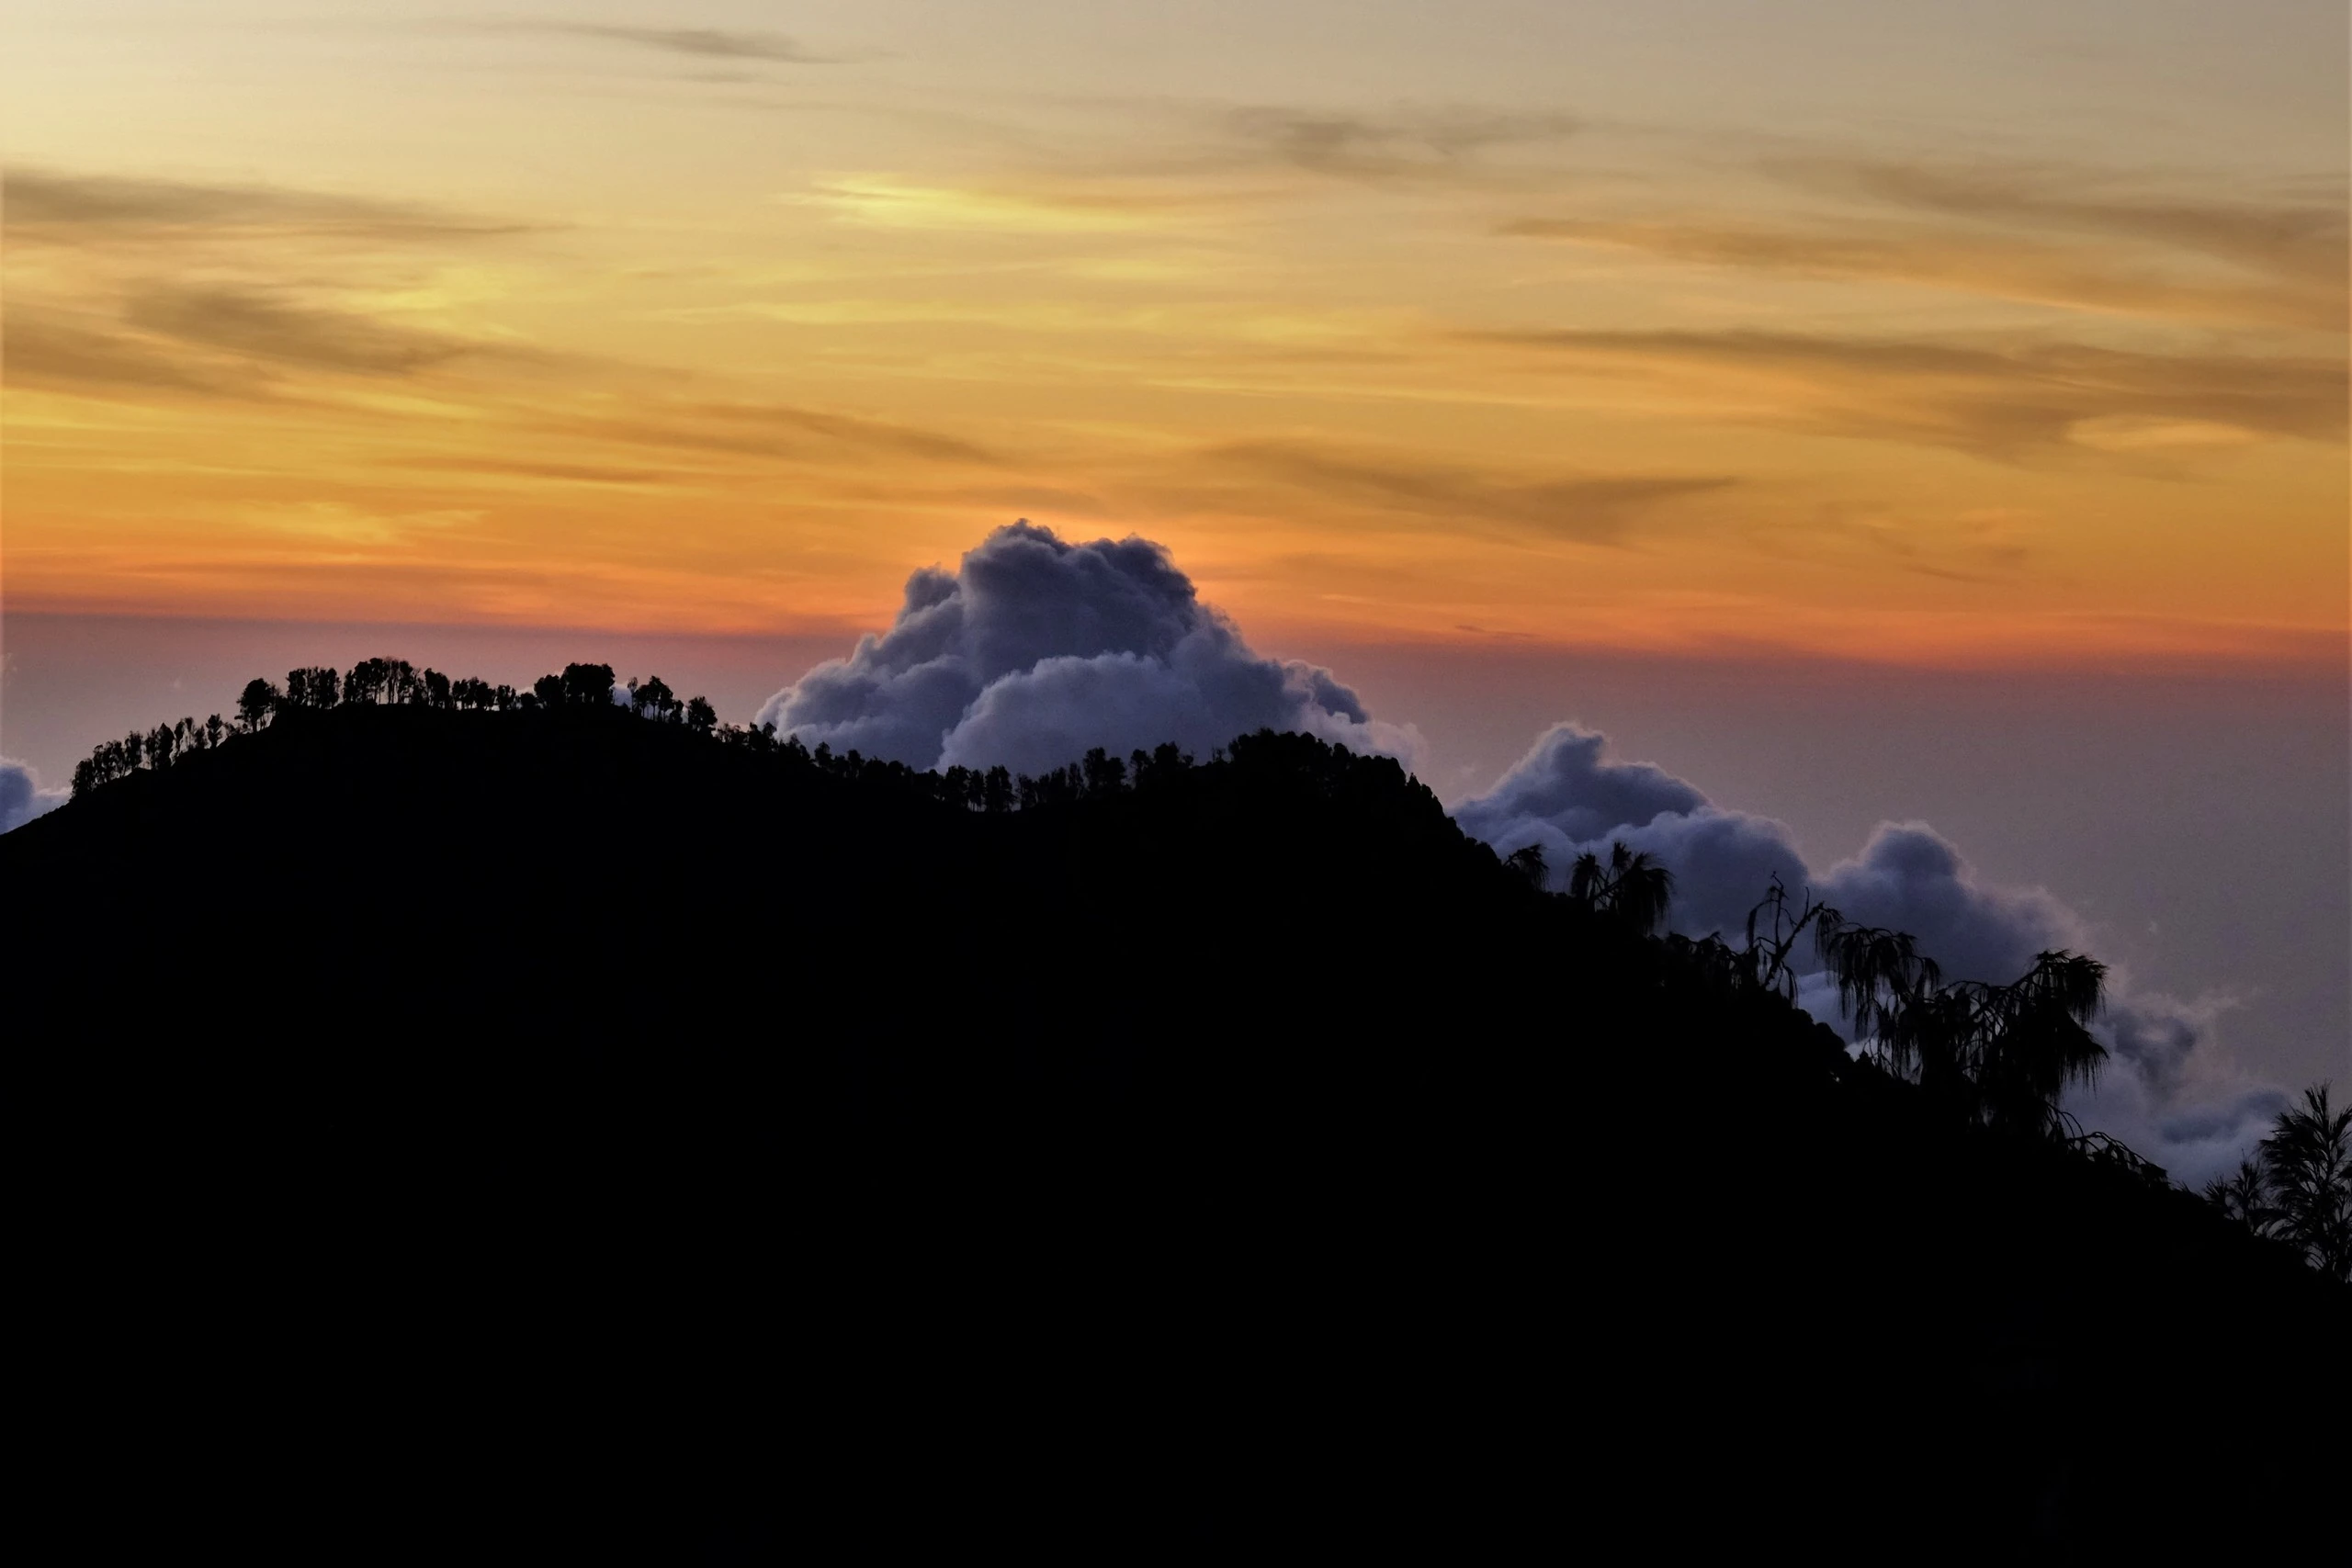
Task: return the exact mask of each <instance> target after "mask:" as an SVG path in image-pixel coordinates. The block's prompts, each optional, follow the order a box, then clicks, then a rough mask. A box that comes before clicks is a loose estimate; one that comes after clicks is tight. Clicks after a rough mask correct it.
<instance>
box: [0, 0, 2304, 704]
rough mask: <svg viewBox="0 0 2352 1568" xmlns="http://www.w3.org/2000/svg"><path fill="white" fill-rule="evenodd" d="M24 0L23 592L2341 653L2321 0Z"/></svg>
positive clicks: (1925, 649) (646, 620) (1976, 651)
mask: <svg viewBox="0 0 2352 1568" xmlns="http://www.w3.org/2000/svg"><path fill="white" fill-rule="evenodd" d="M10 9H11V19H10V22H9V28H8V41H9V48H8V50H7V51H6V65H5V67H0V69H5V72H6V78H5V95H6V117H7V120H6V147H7V154H8V160H9V164H8V185H7V192H6V200H7V207H6V239H7V251H6V285H7V292H6V308H7V321H6V325H7V361H6V396H7V406H6V419H7V435H8V446H7V452H6V463H7V469H6V485H7V497H6V499H7V502H8V512H7V517H6V528H7V533H6V552H7V558H6V570H7V578H6V592H7V595H8V602H9V604H10V605H11V607H12V608H15V609H17V610H19V611H40V610H72V611H78V612H91V611H106V612H114V613H126V612H127V613H135V614H141V615H207V616H232V617H250V616H261V617H289V616H293V617H301V618H334V619H357V620H397V621H454V622H460V623H480V622H489V623H503V624H523V625H563V626H594V627H608V628H613V629H616V630H618V629H633V630H639V631H646V630H684V629H693V630H700V631H712V632H754V631H765V632H775V631H806V632H820V631H831V630H842V631H846V630H848V629H851V628H856V627H863V626H871V625H874V624H875V623H876V620H877V618H878V617H880V616H882V615H886V614H887V612H888V608H889V607H890V606H891V604H893V603H894V602H895V598H896V594H897V591H898V588H899V583H900V581H902V580H903V578H904V576H905V573H906V571H907V570H909V568H910V566H911V565H916V564H922V563H925V562H930V561H937V560H952V559H953V558H954V557H955V556H956V554H957V553H958V552H960V551H961V550H962V549H964V548H966V547H968V546H969V545H970V544H971V543H972V542H973V541H974V540H975V539H977V538H978V536H979V535H980V534H981V533H983V532H984V531H985V530H986V529H988V528H989V527H992V526H994V525H998V524H1000V523H1001V522H1004V521H1007V520H1009V519H1010V518H1011V517H1012V516H1014V515H1025V516H1028V517H1031V518H1033V519H1035V520H1036V521H1039V522H1042V523H1046V524H1049V525H1054V526H1056V527H1057V528H1059V529H1061V530H1063V531H1064V532H1069V533H1077V534H1080V535H1086V536H1092V535H1094V534H1099V533H1104V532H1109V533H1114V534H1115V533H1123V532H1126V531H1129V530H1138V531H1142V532H1145V533H1148V535H1150V536H1152V537H1155V538H1158V539H1159V540H1161V541H1163V542H1165V543H1166V544H1168V545H1169V546H1170V547H1171V548H1172V549H1173V550H1174V551H1175V553H1176V555H1177V557H1178V558H1179V559H1180V560H1182V562H1184V563H1185V564H1186V566H1187V567H1188V569H1189V570H1191V571H1192V573H1193V576H1194V577H1195V579H1196V580H1197V581H1199V582H1200V583H1201V585H1202V588H1203V591H1204V594H1205V595H1206V596H1207V597H1209V598H1210V599H1211V600H1213V601H1214V602H1216V603H1217V604H1222V605H1224V606H1225V607H1226V608H1227V609H1228V610H1230V611H1231V612H1232V613H1233V614H1235V615H1236V616H1237V617H1238V619H1239V620H1240V621H1241V622H1242V623H1243V624H1244V625H1245V626H1249V627H1250V628H1251V630H1252V631H1253V633H1254V634H1255V635H1257V636H1259V637H1261V638H1268V637H1277V638H1278V637H1281V636H1282V635H1283V634H1284V633H1286V632H1292V631H1305V630H1319V631H1323V632H1326V633H1328V632H1329V631H1332V630H1341V631H1344V632H1346V633H1347V634H1349V635H1351V637H1374V638H1380V639H1399V638H1402V639H1408V640H1435V641H1441V642H1455V641H1461V640H1464V639H1472V640H1476V639H1489V640H1492V639H1508V640H1520V639H1533V640H1536V641H1541V642H1551V643H1566V644H1577V645H1600V646H1605V647H1608V648H1611V649H1661V650H1668V649H1709V648H1717V649H1720V648H1727V647H1739V648H1748V649H1758V650H1759V651H1763V650H1770V649H1791V650H1802V651H1806V652H1813V653H1826V654H1834V655H1839V656H1848V657H1857V658H1862V659H1869V660H1894V661H1898V662H1914V663H1926V664H1935V665H1951V664H1957V665H1963V666H1967V665H1983V664H1987V663H1994V664H2004V665H2007V664H2019V663H2022V664H2029V665H2033V664H2052V663H2055V664H2068V663H2074V662H2079V661H2083V660H2093V661H2109V660H2118V659H2122V660H2135V659H2165V658H2177V657H2180V656H2190V657H2194V658H2197V659H2200V660H2202V659H2215V658H2218V659H2227V660H2302V661H2309V660H2322V661H2326V660H2335V659H2336V658H2338V657H2339V656H2340V644H2341V639H2342V637H2343V635H2344V631H2345V626H2346V572H2345V570H2344V567H2345V514H2346V452H2345V446H2344V435H2345V428H2344V427H2345V390H2346V386H2345V341H2346V340H2345V335H2344V334H2345V326H2346V321H2345V310H2346V290H2345V265H2346V251H2345V204H2344V187H2345V164H2346V111H2345V101H2346V95H2345V90H2344V71H2345V58H2344V56H2345V50H2344V17H2343V10H2342V7H2341V6H2336V5H2334V4H2331V3H2292V4H2269V5H2256V6H2212V5H2199V6H2166V5H2152V4H2147V3H2144V0H2131V3H2128V4H2125V3H2119V4H2113V5H2088V4H2072V5H2066V6H2047V5H2035V6H2029V5H1986V6H1965V7H1944V6H1885V5H1882V4H1852V5H1824V4H1813V5H1804V4H1788V5H1776V6H1757V5H1751V4H1732V3H1728V0H1724V3H1715V4H1673V3H1668V4H1660V5H1649V6H1622V5H1600V4H1573V3H1570V4H1563V3H1558V0H1545V3H1544V4H1528V5H1472V6H1445V7H1435V6H1404V5H1379V4H1372V5H1367V4H1362V3H1350V4H1344V5H1342V4H1332V5H1321V4H1290V5H1284V6H1264V5H1257V4H1252V5H1231V6H1220V5H1204V6H1143V5H1134V6H1127V5H1104V4H1100V3H1093V4H1069V5H1060V4H1043V3H1028V4H998V5H987V6H978V5H950V4H937V5H891V4H879V5H877V4H860V5H854V6H853V5H825V4H806V5H791V6H779V5H773V4H765V5H741V4H737V5H729V4H708V5H704V6H697V7H695V8H693V9H692V12H691V17H692V21H693V25H692V26H688V25H685V23H684V19H683V17H684V14H680V17H679V18H675V19H673V17H671V14H670V13H668V12H667V11H665V10H662V9H661V8H653V9H649V8H647V7H643V6H621V5H601V6H600V5H571V6H566V7H563V8H561V9H560V10H558V11H548V12H546V13H533V12H527V11H512V10H506V9H496V10H492V9H482V8H480V7H466V6H450V5H448V4H446V3H438V0H436V3H433V4H414V5H411V4H398V3H393V4H387V3H384V0H371V3H368V4H364V5H345V6H336V5H309V6H289V5H282V4H281V5H271V6H261V5H248V4H238V3H230V4H206V5H203V6H190V5H175V4H161V3H154V0H150V3H147V4H107V3H97V4H85V5H77V6H72V7H34V6H26V5H17V6H12V7H11V8H10ZM673 20H674V25H673ZM2299 39H2300V40H2301V41H2298V40H2299Z"/></svg>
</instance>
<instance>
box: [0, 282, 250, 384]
mask: <svg viewBox="0 0 2352 1568" xmlns="http://www.w3.org/2000/svg"><path fill="white" fill-rule="evenodd" d="M0 326H5V333H6V364H7V369H8V379H9V382H10V384H11V385H13V386H17V387H41V388H49V389H57V390H62V391H69V392H78V393H83V394H85V395H86V394H90V393H94V392H95V393H99V394H102V395H107V394H110V395H115V396H120V395H124V394H130V395H132V396H137V395H140V394H154V393H164V394H174V393H176V394H182V395H187V394H196V395H199V396H206V397H221V396H232V397H234V396H250V395H253V394H254V392H255V391H256V390H257V389H256V388H255V387H254V386H253V385H252V380H251V378H249V377H248V378H225V377H222V376H220V375H218V374H217V373H214V372H213V371H211V370H210V369H209V368H208V367H203V366H200V365H194V364H190V363H187V360H186V359H185V357H184V356H179V355H173V354H170V353H168V352H165V351H164V350H162V349H160V348H158V347H157V346H156V345H154V344H151V343H148V342H146V341H144V340H142V339H141V338H138V337H134V336H130V335H128V334H126V333H119V332H116V331H113V330H111V329H110V328H102V327H94V326H91V325H88V324H86V323H84V322H80V321H74V320H72V319H69V318H68V317H66V316H65V315H63V314H62V313H61V312H56V311H50V310H38V309H35V308H32V307H29V306H26V305H23V304H12V305H11V306H10V307H9V309H8V312H7V317H6V321H5V323H0Z"/></svg>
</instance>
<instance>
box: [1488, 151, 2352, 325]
mask: <svg viewBox="0 0 2352 1568" xmlns="http://www.w3.org/2000/svg"><path fill="white" fill-rule="evenodd" d="M1765 168H1766V171H1767V172H1768V173H1769V174H1770V175H1773V176H1774V177H1775V178H1776V179H1777V180H1778V181H1779V182H1781V184H1782V186H1788V185H1794V186H1799V187H1802V188H1803V189H1804V190H1805V191H1807V192H1808V193H1809V195H1810V197H1811V198H1812V205H1810V206H1807V205H1803V204H1799V205H1795V206H1793V207H1792V205H1791V204H1789V203H1787V202H1785V201H1781V202H1777V203H1775V204H1774V205H1775V207H1776V209H1777V210H1776V211H1775V212H1774V215H1773V216H1772V217H1770V218H1769V219H1756V218H1747V219H1740V218H1732V217H1726V216H1724V214H1722V213H1720V212H1709V213H1705V214H1696V213H1691V212H1688V211H1685V212H1679V213H1677V212H1669V213H1650V214H1630V215H1629V214H1627V213H1623V212H1617V213H1591V212H1567V213H1557V214H1533V215H1529V216H1526V217H1522V218H1519V219H1516V220H1510V221H1507V222H1505V223H1502V224H1501V225H1499V226H1498V232H1500V233H1503V234H1506V235H1510V236H1516V237H1521V238H1533V239H1548V240H1561V241H1567V242H1571V243H1581V244H1596V245H1608V246H1612V247H1617V248H1620V249H1625V250H1631V251H1636V252H1640V253H1643V254H1649V255H1654V256H1657V257H1659V258H1661V259H1665V260H1668V261H1675V262H1684V263H1691V264H1696V265H1707V266H1716V267H1736V268H1744V269H1747V270H1751V271H1757V272H1765V273H1778V274H1781V275H1785V276H1803V277H1815V278H1832V279H1841V280H1871V281H1884V282H1894V283H1907V284H1917V285H1924V286H1928V287H1931V288H1947V289H1953V290H1958V291H1962V292H1966V293H1973V294H1978V295H1983V296H1988V297H1993V298H1998V299H2011V300H2018V301H2025V302H2030V303H2035V304H2041V305H2052V306H2058V307H2062V308H2067V309H2075V310H2091V311H2098V312H2102V313H2109V314H2122V315H2137V316H2145V317H2152V318H2168V319H2178V320H2197V321H2212V322H2216V323H2222V324H2237V325H2247V326H2263V327H2287V328H2308V329H2316V330H2320V331H2329V332H2340V331H2342V330H2343V329H2344V326H2345V324H2346V314H2347V312H2346V286H2345V277H2346V264H2347V251H2346V210H2345V207H2344V204H2343V202H2342V201H2341V200H2340V199H2329V198H2327V197H2312V196H2311V195H2309V194H2308V193H2306V194H2302V195H2298V196H2288V197H2279V196H2276V195H2274V196H2272V197H2261V196H2258V195H2221V194H2215V193H2213V192H2211V191H2200V190H2188V191H2183V190H2179V189H2173V188H2156V187H2154V186H2152V185H2151V184H2150V183H2149V182H2148V181H2146V180H2140V181H2137V182H2134V181H2132V180H2131V179H2128V178H2126V177H2125V176H2123V175H2117V174H2114V173H2112V172H2106V171H2100V170H2096V169H2089V168H2082V167H2064V166H2058V165H2048V166H2025V165H2018V164H1993V163H1974V164H1927V163H1895V162H1889V161H1883V160H1877V161H1872V160H1858V159H1838V158H1832V157H1822V156H1814V157H1809V158H1804V159H1785V160H1781V161H1777V162H1774V163H1770V164H1767V165H1765ZM1824 198H1826V199H1827V200H1828V201H1829V202H1831V203H1833V204H1834V205H1833V206H1829V207H1824V206H1823V205H1822V202H1823V200H1824Z"/></svg>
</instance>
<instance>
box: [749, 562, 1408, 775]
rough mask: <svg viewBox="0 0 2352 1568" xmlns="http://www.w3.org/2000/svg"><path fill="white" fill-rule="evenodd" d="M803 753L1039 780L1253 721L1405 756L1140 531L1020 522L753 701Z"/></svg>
mask: <svg viewBox="0 0 2352 1568" xmlns="http://www.w3.org/2000/svg"><path fill="white" fill-rule="evenodd" d="M760 718H761V720H762V721H763V722H772V723H774V724H775V727H776V728H777V730H778V732H779V733H785V734H792V735H797V736H798V737H799V738H800V739H801V741H802V742H803V743H804V744H806V745H809V746H815V745H818V744H819V743H820V742H822V743H829V744H831V746H832V748H833V749H834V750H836V751H846V750H859V751H862V752H864V753H865V754H866V755H868V756H873V757H884V758H889V759H893V760H896V761H903V762H906V763H909V764H910V765H912V766H914V767H918V768H928V767H934V766H939V767H950V766H955V765H956V764H959V763H960V764H963V765H966V766H976V765H977V766H992V765H995V764H997V763H1003V764H1004V765H1006V766H1007V767H1010V768H1012V769H1013V770H1014V771H1015V772H1017V773H1041V772H1044V771H1045V770H1046V769H1049V768H1054V767H1058V766H1060V765H1061V764H1062V763H1064V762H1069V761H1076V760H1077V759H1078V758H1079V757H1080V755H1081V754H1083V753H1084V752H1085V751H1086V750H1089V749H1090V748H1091V747H1096V746H1102V747H1105V748H1107V749H1109V750H1111V751H1112V752H1113V753H1114V755H1124V754H1125V753H1126V752H1128V751H1131V750H1136V748H1139V747H1140V748H1143V749H1145V750H1149V749H1150V748H1152V747H1154V746H1157V745H1159V744H1160V743H1161V742H1163V741H1169V740H1173V741H1175V742H1176V743H1177V744H1178V745H1180V746H1182V747H1184V748H1185V749H1186V750H1191V751H1193V752H1196V753H1201V754H1205V753H1206V752H1208V751H1209V750H1211V749H1212V748H1214V747H1217V746H1221V745H1223V744H1225V743H1226V742H1227V741H1228V740H1230V739H1233V738H1234V737H1235V736H1237V735H1240V734H1245V733H1248V732H1250V731H1252V730H1257V729H1261V728H1274V729H1284V730H1303V731H1306V733H1308V734H1311V735H1318V736H1321V737H1322V738H1324V739H1328V740H1335V741H1340V742H1342V743H1344V744H1346V745H1348V746H1350V747H1352V748H1354V749H1355V750H1365V751H1381V752H1385V753H1388V754H1389V755H1392V756H1397V757H1399V758H1401V759H1403V760H1404V761H1406V762H1407V764H1408V766H1409V765H1410V763H1411V761H1412V759H1413V753H1414V750H1415V749H1416V747H1415V742H1416V737H1415V736H1414V734H1413V732H1412V730H1411V729H1410V728H1407V727H1398V726H1394V725H1385V724H1381V723H1378V722H1376V721H1374V719H1373V718H1372V717H1371V716H1370V715H1368V714H1366V713H1365V712H1364V709H1363V704H1362V703H1360V702H1359V701H1357V699H1356V695H1355V694H1354V693H1353V692H1351V691H1350V690H1349V689H1348V688H1347V687H1345V686H1343V685H1341V684H1340V682H1338V681H1337V680H1335V679H1333V678H1332V675H1331V672H1330V671H1328V670H1323V669H1319V668H1317V667H1316V666H1313V665H1308V664H1302V663H1298V662H1295V661H1283V660H1271V659H1261V658H1260V657H1259V656H1258V655H1257V654H1255V653H1252V652H1251V651H1250V648H1249V645H1248V644H1246V643H1245V642H1243V641H1242V638H1241V634H1240V632H1239V631H1238V630H1237V629H1236V628H1235V626H1234V625H1233V623H1232V622H1231V621H1229V620H1227V618H1226V617H1225V616H1224V615H1221V614H1219V613H1218V612H1217V611H1216V609H1214V608H1212V607H1211V606H1209V605H1206V604H1202V603H1201V601H1200V598H1199V595H1198V594H1196V593H1195V592H1193V584H1192V581H1191V580H1190V579H1188V578H1187V577H1185V575H1184V574H1183V573H1182V571H1180V570H1177V567H1176V564H1175V562H1174V561H1172V560H1171V559H1170V558H1169V555H1168V552H1167V551H1166V550H1165V549H1163V548H1162V547H1159V546H1158V545H1156V544H1153V543H1151V542H1150V541H1149V540H1148V539H1140V538H1133V537H1130V538H1126V539H1120V540H1111V539H1097V540H1095V541H1094V542H1092V543H1091V544H1070V543H1067V542H1065V541H1064V540H1062V539H1059V538H1057V537H1056V536H1054V534H1053V533H1052V532H1051V531H1050V530H1048V529H1045V528H1039V527H1035V526H1033V525H1030V524H1028V523H1026V522H1023V523H1015V524H1013V525H1012V526H1010V527H1006V528H1000V529H999V530H997V531H996V532H995V533H994V534H991V535H989V537H988V538H987V539H985V540H983V541H982V542H981V543H980V544H979V545H978V547H976V548H974V549H973V550H971V551H970V552H969V553H967V555H966V556H965V557H964V558H963V561H962V563H961V565H960V567H959V569H958V570H956V571H955V572H952V573H951V572H947V571H943V570H939V569H937V568H935V567H928V568H925V569H924V570H921V571H918V572H916V573H915V574H914V575H913V576H912V577H910V578H909V579H908V580H907V592H906V601H905V603H904V604H902V605H901V606H900V608H899V615H898V618H897V620H895V621H894V622H893V623H892V624H891V626H890V628H889V630H888V631H886V632H882V633H879V634H875V633H869V634H867V635H866V636H865V637H861V638H860V639H859V640H858V644H857V647H856V649H854V651H853V652H852V653H851V654H850V656H849V657H848V658H846V659H834V660H826V661H825V662H824V663H822V664H820V665H818V666H817V667H816V668H815V669H813V670H811V671H809V672H808V673H807V674H806V675H803V676H802V677H801V678H800V679H799V680H798V681H797V682H794V683H793V684H792V685H790V686H787V687H786V688H785V689H784V690H783V691H781V692H778V693H777V694H775V696H773V697H770V698H769V699H768V701H767V704H766V705H765V706H763V708H762V709H761V710H760Z"/></svg>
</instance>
